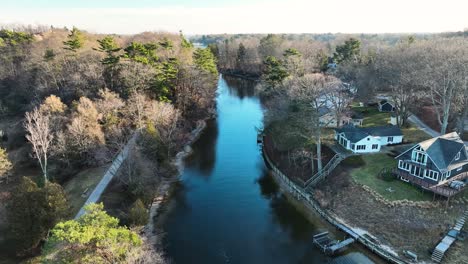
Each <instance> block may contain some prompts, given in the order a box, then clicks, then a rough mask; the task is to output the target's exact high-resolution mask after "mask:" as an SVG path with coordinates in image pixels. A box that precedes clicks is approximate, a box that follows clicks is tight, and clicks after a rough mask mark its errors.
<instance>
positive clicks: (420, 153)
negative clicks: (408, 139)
mask: <svg viewBox="0 0 468 264" xmlns="http://www.w3.org/2000/svg"><path fill="white" fill-rule="evenodd" d="M418 154H419V155H422V156H423V157H422V162H419V161H418V160H417V159H416V158H417V155H418ZM427 159H428V155H427V154H426V153H425V152H423V151H419V150H416V149H415V150H413V151H412V152H411V160H412V161H413V162H414V163H418V164H422V165H427Z"/></svg>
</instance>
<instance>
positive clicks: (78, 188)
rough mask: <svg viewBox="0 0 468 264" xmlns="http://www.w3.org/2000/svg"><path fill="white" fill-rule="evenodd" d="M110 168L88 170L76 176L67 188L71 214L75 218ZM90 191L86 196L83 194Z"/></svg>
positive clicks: (68, 183) (66, 185) (65, 187)
mask: <svg viewBox="0 0 468 264" xmlns="http://www.w3.org/2000/svg"><path fill="white" fill-rule="evenodd" d="M107 168H108V166H103V167H98V168H91V169H86V170H84V171H82V172H80V173H78V174H77V175H75V176H74V177H73V178H72V179H71V180H70V181H68V182H67V183H66V184H65V186H64V189H65V193H66V194H67V196H68V199H69V203H70V207H71V208H70V212H71V214H72V215H73V216H74V215H75V214H76V213H78V211H79V210H80V208H81V207H82V206H83V204H84V202H85V201H86V199H88V196H89V195H90V194H91V192H92V191H93V189H94V187H96V185H97V184H98V183H99V181H100V180H101V178H102V177H103V176H104V173H105V172H106V170H107ZM86 189H88V191H87V192H86V195H83V196H84V197H83V196H82V194H83V192H84V191H85V190H86Z"/></svg>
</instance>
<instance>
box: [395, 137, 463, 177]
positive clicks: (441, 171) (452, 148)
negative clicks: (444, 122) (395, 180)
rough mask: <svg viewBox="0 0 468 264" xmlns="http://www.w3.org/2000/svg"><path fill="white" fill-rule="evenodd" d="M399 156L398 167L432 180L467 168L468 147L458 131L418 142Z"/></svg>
mask: <svg viewBox="0 0 468 264" xmlns="http://www.w3.org/2000/svg"><path fill="white" fill-rule="evenodd" d="M396 159H397V160H398V171H400V172H403V173H406V174H410V175H412V176H415V177H418V178H419V179H422V180H423V181H424V182H427V183H430V184H438V183H440V182H442V181H445V180H451V179H454V177H455V176H458V175H459V176H462V175H461V174H462V173H467V172H468V153H467V147H466V146H465V144H464V143H463V141H462V140H461V139H460V136H459V135H458V134H457V133H456V132H453V133H449V134H445V135H442V136H439V137H436V138H432V139H429V140H426V141H423V142H421V143H419V144H416V145H414V146H413V147H411V148H410V149H408V150H406V151H405V152H403V153H401V154H400V155H399V156H397V157H396Z"/></svg>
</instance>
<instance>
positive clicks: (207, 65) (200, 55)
mask: <svg viewBox="0 0 468 264" xmlns="http://www.w3.org/2000/svg"><path fill="white" fill-rule="evenodd" d="M193 59H194V62H195V65H196V66H197V68H198V69H200V70H203V71H206V72H209V73H211V74H213V75H217V74H218V69H217V68H216V58H215V56H214V55H213V53H212V52H211V50H210V49H197V50H195V52H194V53H193Z"/></svg>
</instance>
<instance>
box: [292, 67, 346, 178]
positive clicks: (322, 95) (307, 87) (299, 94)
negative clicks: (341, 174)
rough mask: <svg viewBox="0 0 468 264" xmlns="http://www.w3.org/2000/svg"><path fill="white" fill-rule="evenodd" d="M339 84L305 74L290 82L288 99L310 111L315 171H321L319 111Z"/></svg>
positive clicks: (319, 76)
mask: <svg viewBox="0 0 468 264" xmlns="http://www.w3.org/2000/svg"><path fill="white" fill-rule="evenodd" d="M340 84H341V82H340V81H339V80H338V79H337V78H336V77H333V76H330V75H324V74H318V73H315V74H306V75H304V76H302V77H298V78H294V79H293V80H291V83H290V89H289V90H288V93H289V97H290V98H292V99H293V100H296V101H298V102H299V103H302V104H303V105H305V106H307V107H308V108H309V110H310V127H311V129H312V133H313V138H314V139H315V143H316V148H317V170H318V171H321V170H322V138H321V134H322V125H321V124H320V122H319V117H320V115H319V109H320V108H322V107H325V106H326V104H327V100H326V95H327V94H328V93H329V92H330V91H332V90H334V89H337V87H339V86H340Z"/></svg>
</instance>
